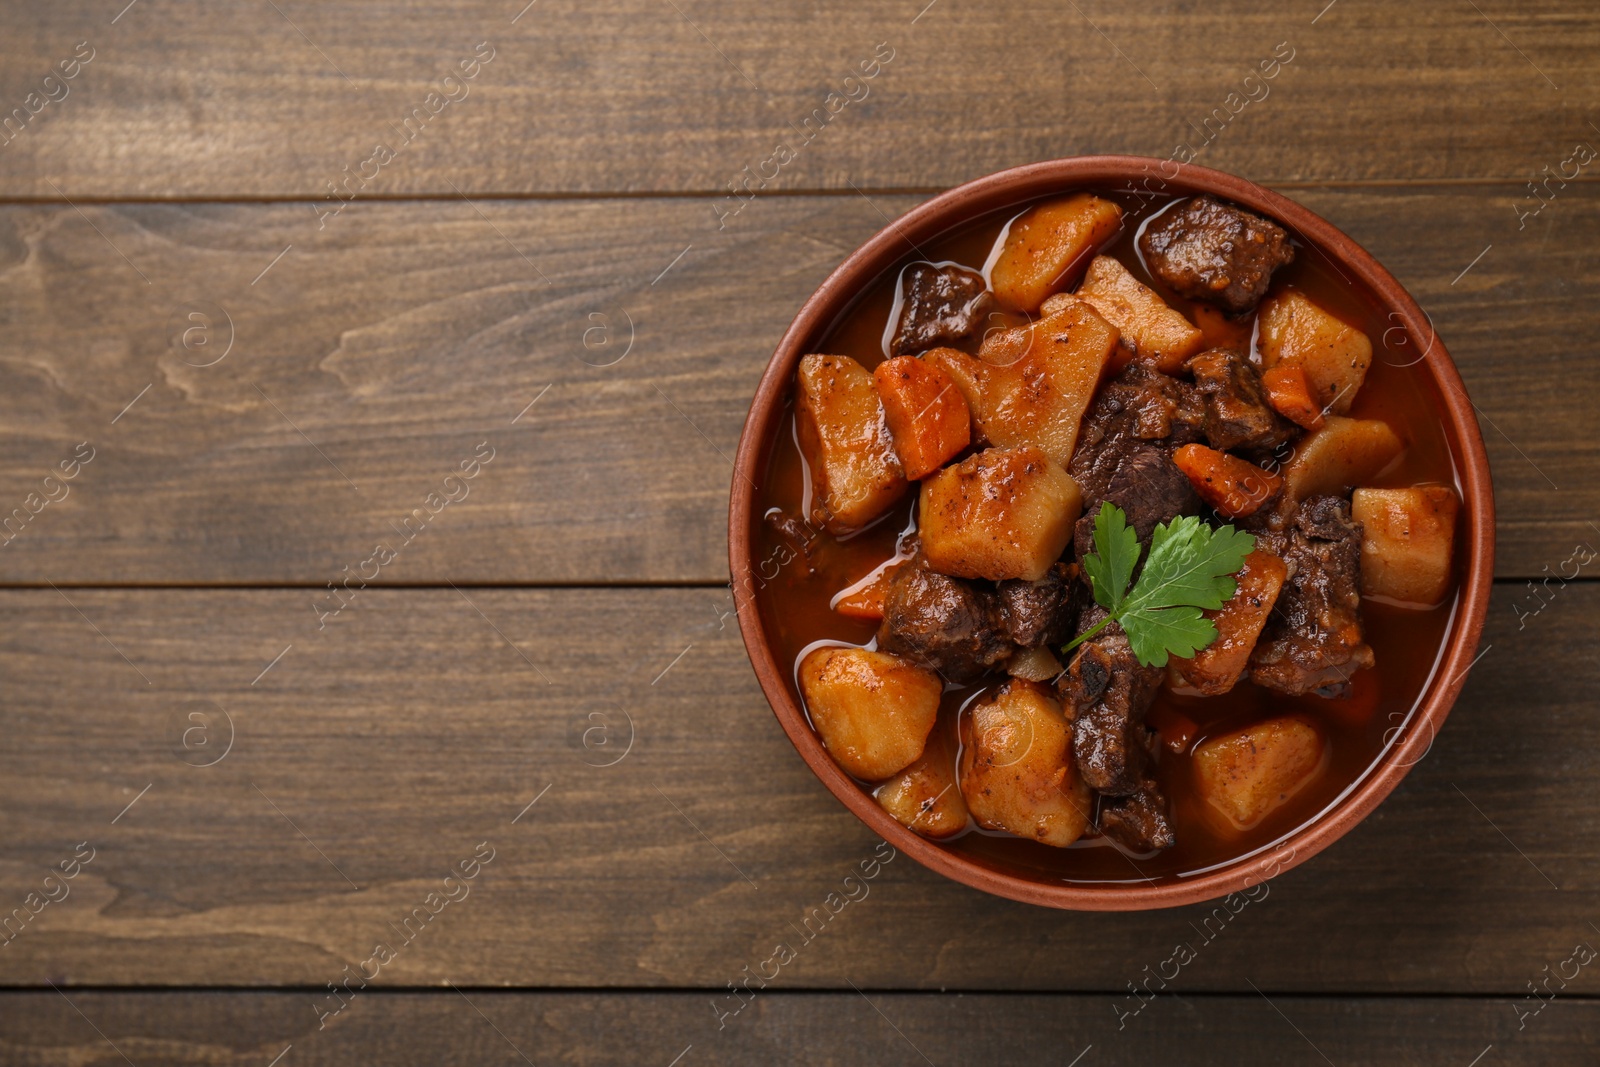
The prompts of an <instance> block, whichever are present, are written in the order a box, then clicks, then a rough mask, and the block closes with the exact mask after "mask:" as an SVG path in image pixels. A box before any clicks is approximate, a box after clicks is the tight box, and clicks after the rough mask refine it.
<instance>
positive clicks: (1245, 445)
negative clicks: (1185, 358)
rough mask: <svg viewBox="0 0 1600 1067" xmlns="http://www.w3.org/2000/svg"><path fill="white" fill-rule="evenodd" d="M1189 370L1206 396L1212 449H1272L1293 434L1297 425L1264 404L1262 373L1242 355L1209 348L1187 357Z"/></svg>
mask: <svg viewBox="0 0 1600 1067" xmlns="http://www.w3.org/2000/svg"><path fill="white" fill-rule="evenodd" d="M1188 368H1189V373H1191V374H1192V375H1194V387H1195V390H1196V391H1197V392H1198V393H1199V394H1200V395H1201V396H1202V397H1204V398H1205V406H1206V417H1205V435H1206V441H1207V442H1208V443H1209V444H1210V445H1211V447H1212V448H1215V449H1217V450H1218V451H1221V452H1232V451H1234V450H1236V449H1242V450H1245V451H1249V452H1257V453H1261V452H1270V451H1271V450H1273V449H1275V448H1277V447H1278V446H1279V445H1281V444H1284V443H1285V442H1287V441H1289V440H1290V439H1291V438H1293V437H1294V436H1295V434H1296V427H1295V425H1294V424H1293V423H1292V422H1290V421H1289V420H1288V419H1285V418H1284V417H1283V416H1281V415H1279V414H1278V413H1277V412H1276V411H1274V410H1272V408H1271V406H1270V405H1268V403H1267V397H1266V393H1265V392H1264V391H1263V390H1262V387H1261V374H1260V372H1258V371H1257V370H1256V368H1255V367H1254V366H1253V365H1252V364H1251V363H1250V361H1249V360H1248V359H1246V358H1245V357H1244V356H1242V355H1240V354H1239V353H1237V352H1230V351H1228V350H1227V349H1222V348H1213V349H1211V350H1210V351H1208V352H1201V353H1200V354H1199V355H1197V356H1195V357H1194V358H1193V359H1191V360H1189V363H1188Z"/></svg>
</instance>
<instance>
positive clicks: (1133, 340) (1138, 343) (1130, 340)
mask: <svg viewBox="0 0 1600 1067" xmlns="http://www.w3.org/2000/svg"><path fill="white" fill-rule="evenodd" d="M1077 296H1078V297H1079V298H1080V299H1082V300H1084V301H1087V302H1088V304H1089V306H1090V307H1092V308H1094V309H1095V310H1096V311H1098V312H1099V313H1100V315H1101V317H1102V318H1104V319H1105V320H1106V321H1107V322H1109V323H1111V325H1113V326H1115V327H1116V328H1117V332H1119V333H1120V334H1121V335H1122V340H1123V341H1124V343H1126V344H1127V345H1128V346H1129V347H1131V348H1132V349H1133V353H1134V356H1135V358H1138V359H1142V360H1144V361H1145V362H1147V363H1150V364H1152V365H1153V366H1154V367H1155V368H1156V369H1157V370H1159V371H1162V372H1164V373H1166V374H1172V373H1174V372H1175V371H1177V369H1178V368H1179V367H1181V366H1183V361H1184V360H1186V359H1188V358H1189V357H1190V356H1192V355H1194V354H1195V353H1196V352H1198V351H1200V348H1201V346H1202V345H1203V344H1205V335H1204V334H1203V333H1201V332H1200V331H1199V330H1198V329H1196V328H1195V327H1194V326H1193V325H1192V324H1191V323H1190V322H1189V320H1188V319H1186V318H1184V317H1183V315H1182V314H1180V313H1179V312H1178V311H1175V310H1174V309H1172V308H1170V307H1168V306H1167V305H1166V303H1165V302H1164V301H1163V300H1162V299H1161V298H1160V297H1159V296H1157V295H1156V293H1155V290H1153V289H1151V288H1149V287H1148V286H1146V285H1144V284H1143V283H1142V282H1140V281H1139V279H1137V278H1135V277H1134V276H1133V275H1132V274H1130V273H1128V268H1127V267H1124V266H1123V265H1122V264H1121V263H1119V262H1117V261H1116V260H1115V259H1112V258H1111V257H1110V256H1095V257H1094V259H1093V261H1091V262H1090V264H1089V270H1088V272H1087V273H1086V274H1084V276H1083V284H1082V285H1080V286H1078V292H1077ZM1052 299H1054V298H1052ZM1047 303H1048V301H1047Z"/></svg>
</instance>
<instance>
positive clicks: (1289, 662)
mask: <svg viewBox="0 0 1600 1067" xmlns="http://www.w3.org/2000/svg"><path fill="white" fill-rule="evenodd" d="M1257 547H1258V548H1263V549H1265V550H1266V551H1268V552H1272V553H1274V554H1276V555H1278V556H1279V557H1281V558H1282V559H1283V562H1284V563H1285V564H1286V565H1287V567H1288V572H1289V575H1288V578H1287V579H1286V580H1285V582H1284V585H1283V590H1282V591H1281V592H1280V593H1279V594H1278V603H1277V606H1276V607H1275V608H1274V609H1273V612H1272V615H1271V616H1269V617H1268V619H1267V624H1266V626H1265V627H1264V628H1263V629H1262V632H1261V637H1260V639H1259V640H1258V641H1257V642H1256V647H1255V651H1254V652H1252V653H1251V654H1250V680H1251V681H1253V682H1255V683H1256V684H1257V685H1260V686H1265V687H1266V688H1268V689H1274V690H1277V691H1278V692H1280V693H1292V694H1296V695H1298V694H1302V693H1316V694H1317V695H1319V696H1329V697H1332V696H1342V695H1344V694H1345V693H1346V692H1348V691H1349V688H1350V678H1351V676H1352V675H1354V674H1355V672H1356V671H1359V670H1361V669H1363V668H1365V667H1370V666H1372V663H1373V654H1372V649H1371V648H1370V647H1369V646H1368V645H1367V644H1366V643H1365V641H1364V640H1363V637H1362V630H1361V524H1360V523H1359V522H1356V521H1355V520H1353V519H1352V518H1351V517H1350V505H1349V503H1348V502H1347V501H1346V500H1344V499H1343V498H1341V497H1337V496H1319V497H1312V498H1310V499H1308V500H1306V501H1304V502H1302V503H1301V505H1300V507H1299V509H1298V510H1297V511H1296V512H1295V513H1294V517H1293V523H1292V525H1290V526H1288V527H1287V528H1286V529H1283V530H1271V529H1268V530H1266V531H1264V532H1263V533H1261V534H1258V535H1257Z"/></svg>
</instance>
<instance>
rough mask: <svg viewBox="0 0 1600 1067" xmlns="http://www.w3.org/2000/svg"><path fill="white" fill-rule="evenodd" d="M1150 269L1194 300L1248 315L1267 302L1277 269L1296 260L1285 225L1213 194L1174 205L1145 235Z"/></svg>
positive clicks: (1142, 244) (1144, 249)
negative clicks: (1268, 291)
mask: <svg viewBox="0 0 1600 1067" xmlns="http://www.w3.org/2000/svg"><path fill="white" fill-rule="evenodd" d="M1139 250H1140V251H1141V252H1143V253H1144V260H1145V263H1146V265H1147V266H1149V268H1150V272H1151V273H1152V274H1154V275H1155V276H1156V277H1157V278H1159V279H1160V280H1161V281H1163V282H1165V283H1166V284H1167V285H1169V286H1171V287H1172V288H1173V289H1174V290H1176V291H1177V292H1179V293H1181V294H1182V295H1184V296H1186V297H1189V298H1190V299H1191V300H1206V301H1210V302H1211V303H1214V304H1218V305H1220V306H1221V307H1223V308H1225V309H1226V310H1227V311H1229V312H1230V313H1232V314H1234V315H1242V314H1244V313H1245V312H1247V311H1249V310H1250V309H1251V308H1254V307H1255V306H1256V305H1257V304H1258V303H1260V302H1261V298H1262V297H1263V296H1265V295H1266V294H1267V286H1268V285H1269V284H1271V282H1272V272H1273V271H1275V270H1277V269H1278V268H1279V267H1283V266H1287V265H1288V264H1290V263H1293V262H1294V245H1293V244H1292V243H1291V242H1290V240H1289V234H1288V233H1287V231H1285V230H1284V228H1283V227H1282V226H1280V225H1278V224H1277V223H1276V222H1273V221H1272V220H1271V219H1264V218H1262V217H1261V216H1260V215H1254V214H1251V213H1250V212H1248V211H1244V210H1242V209H1240V208H1236V207H1234V206H1233V205H1232V204H1224V203H1223V202H1221V201H1220V200H1215V199H1213V198H1212V197H1209V196H1197V197H1195V198H1194V199H1192V200H1190V201H1188V202H1187V203H1182V204H1179V205H1177V206H1175V207H1172V208H1170V209H1168V210H1167V211H1166V212H1165V213H1164V214H1162V215H1160V216H1159V217H1158V218H1156V219H1155V220H1153V221H1152V222H1151V223H1150V224H1149V226H1147V227H1146V228H1145V231H1144V233H1143V234H1142V235H1140V237H1139Z"/></svg>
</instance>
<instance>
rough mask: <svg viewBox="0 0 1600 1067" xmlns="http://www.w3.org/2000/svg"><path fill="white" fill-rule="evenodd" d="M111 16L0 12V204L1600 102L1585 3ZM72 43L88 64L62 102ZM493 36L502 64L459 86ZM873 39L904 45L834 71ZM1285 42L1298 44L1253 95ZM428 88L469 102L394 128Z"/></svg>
mask: <svg viewBox="0 0 1600 1067" xmlns="http://www.w3.org/2000/svg"><path fill="white" fill-rule="evenodd" d="M121 6H122V5H121V4H118V3H115V2H111V3H106V2H102V0H92V2H91V0H68V2H63V3H57V4H49V5H29V6H27V7H25V8H23V9H21V10H18V11H16V12H13V13H11V15H10V17H9V20H8V31H9V32H8V34H7V41H6V43H5V45H4V52H3V53H0V55H3V57H4V62H3V63H0V70H3V71H4V73H3V75H0V107H3V108H4V113H7V114H10V113H12V109H13V108H25V111H24V116H23V117H24V118H26V119H27V121H26V124H21V123H20V120H16V119H14V120H13V122H14V128H13V130H12V131H11V132H12V134H13V135H14V136H13V137H12V139H11V141H10V143H8V144H4V145H0V192H3V193H4V195H6V196H12V197H42V198H49V199H54V198H58V197H59V196H61V195H65V196H69V197H73V198H95V197H156V198H168V197H186V198H219V197H220V198H232V197H263V196H268V197H280V196H296V197H311V198H319V197H322V196H324V195H326V194H327V191H328V189H327V184H326V183H328V182H335V183H337V182H341V181H342V180H343V179H344V177H345V175H346V173H347V172H346V170H345V168H347V167H348V168H349V172H356V171H358V170H360V169H361V164H362V163H363V161H365V160H368V159H372V158H374V157H373V155H372V150H373V147H374V145H376V144H384V145H386V146H388V147H389V148H391V150H392V151H393V152H394V153H395V158H394V159H393V160H392V161H391V162H388V163H387V164H386V165H382V166H380V165H378V164H376V163H374V164H368V166H367V173H368V176H369V177H372V180H371V181H370V183H367V184H366V185H365V186H364V188H363V193H364V195H397V194H440V195H446V196H448V195H453V193H454V191H455V188H456V187H460V188H462V189H465V190H467V191H468V192H472V193H477V194H490V193H494V194H513V193H548V192H618V191H641V190H642V191H668V190H672V191H683V190H689V191H701V192H707V191H712V190H718V191H723V190H725V188H726V186H727V184H728V183H729V182H730V181H732V180H734V179H736V178H737V177H738V176H739V175H740V174H741V173H742V172H743V169H744V168H745V167H747V166H748V167H750V168H751V170H752V171H755V170H757V168H758V166H759V165H760V164H761V163H762V162H763V161H764V160H768V159H769V158H771V157H772V155H773V153H774V150H775V146H776V145H778V144H780V143H786V144H789V145H790V146H791V147H792V148H793V149H794V150H795V153H796V156H797V158H795V159H794V160H793V161H792V162H790V163H788V164H787V165H786V166H785V167H783V168H782V170H781V173H779V174H778V175H777V176H776V178H775V182H774V184H775V186H776V187H778V188H783V189H818V188H828V189H842V190H848V189H849V188H850V185H851V183H854V184H855V185H858V186H860V187H862V188H874V187H877V188H919V189H927V188H939V187H943V186H948V185H952V184H955V183H957V182H960V181H964V180H966V179H969V178H973V177H976V176H978V175H980V174H985V173H988V172H990V171H994V170H998V169H1000V168H1002V167H1006V166H1011V165H1014V164H1018V163H1023V162H1032V161H1034V160H1038V159H1048V158H1053V157H1056V156H1063V155H1075V154H1084V153H1094V152H1131V153H1135V154H1141V155H1153V156H1158V157H1162V158H1165V157H1167V156H1169V155H1171V154H1172V153H1173V152H1174V151H1176V150H1177V146H1178V145H1179V144H1188V145H1189V146H1190V147H1191V148H1192V149H1194V150H1196V151H1198V152H1199V158H1200V160H1201V161H1202V162H1205V163H1206V164H1208V165H1214V166H1219V167H1222V168H1223V169H1229V170H1234V171H1237V172H1240V173H1243V174H1246V175H1249V176H1251V177H1254V178H1257V179H1261V180H1268V181H1287V180H1307V179H1341V180H1352V179H1373V178H1377V179H1397V178H1450V179H1457V178H1464V177H1477V178H1500V179H1514V180H1517V181H1519V182H1520V181H1525V180H1528V179H1530V178H1533V177H1534V176H1535V175H1536V174H1537V173H1538V172H1539V171H1540V168H1541V167H1542V166H1544V165H1546V164H1548V165H1550V166H1551V167H1552V168H1554V167H1555V166H1556V165H1557V164H1558V163H1560V162H1561V161H1562V160H1563V159H1565V158H1567V156H1568V154H1569V153H1570V149H1571V148H1572V146H1573V144H1574V143H1575V142H1576V141H1579V140H1591V141H1592V139H1593V138H1594V137H1595V136H1596V135H1595V134H1594V132H1593V130H1591V129H1590V127H1589V126H1588V124H1587V122H1586V112H1585V110H1584V108H1585V107H1586V103H1587V101H1590V100H1592V99H1593V98H1594V96H1595V91H1596V89H1597V88H1600V80H1597V79H1600V73H1597V72H1596V70H1595V68H1594V65H1593V63H1592V62H1590V60H1591V58H1592V51H1593V41H1594V39H1595V14H1594V12H1593V11H1592V10H1590V9H1588V8H1587V7H1585V6H1583V5H1581V4H1579V3H1575V2H1571V0H1540V2H1538V3H1532V4H1524V5H1519V6H1518V7H1517V8H1516V9H1515V10H1513V9H1512V8H1510V7H1509V6H1507V5H1501V6H1500V7H1499V8H1493V7H1484V8H1483V9H1482V10H1481V11H1477V10H1474V9H1472V8H1470V7H1462V6H1461V5H1458V4H1454V3H1449V2H1446V0H1434V2H1430V3H1422V4H1408V5H1404V6H1403V7H1402V8H1391V7H1381V8H1380V7H1371V6H1364V5H1360V4H1342V5H1338V6H1337V7H1332V8H1331V9H1330V10H1324V8H1325V7H1328V6H1329V5H1326V4H1325V0H1324V2H1317V0H1309V2H1305V3H1300V4H1296V5H1293V6H1292V7H1290V8H1285V7H1284V6H1283V5H1281V4H1275V3H1271V2H1270V0H1250V2H1243V3H1234V4H1229V5H1226V6H1213V5H1199V6H1196V5H1191V4H1182V3H1177V2H1166V3H1155V4H1143V5H1116V4H1111V3H1108V2H1107V0H1094V2H1087V3H1084V4H1077V5H1073V4H1067V5H1061V4H1055V3H1049V2H1045V0H1031V2H1029V3H1026V4H1020V5H1013V6H1010V7H1008V8H1007V11H1006V14H1005V17H1001V18H997V17H996V16H995V13H994V12H993V11H991V10H990V9H988V8H987V7H984V6H982V5H973V4H959V3H948V2H947V3H941V4H938V5H937V6H932V5H927V4H926V3H923V2H915V0H873V2H869V3H859V2H856V3H844V2H842V0H830V2H827V3H821V4H808V5H799V6H794V7H790V8H771V7H750V6H748V5H742V4H738V3H736V2H734V0H696V2H693V3H687V4H677V5H671V4H658V3H655V2H653V0H627V2H624V3H618V4H613V5H608V6H607V8H606V9H605V10H603V11H601V10H596V9H595V8H594V7H593V6H592V5H587V4H580V3H578V2H577V0H543V2H541V3H539V4H537V6H535V7H532V8H530V9H527V10H525V11H523V12H522V16H521V17H520V18H514V16H516V15H517V14H518V11H519V9H521V8H523V0H471V2H467V3H461V4H453V5H450V6H449V7H448V8H445V7H439V6H437V5H432V4H428V3H424V2H422V0H404V2H393V3H384V4H366V3H359V2H354V0H345V2H340V3H326V4H310V3H306V2H305V0H296V2H291V3H280V4H278V5H277V9H276V10H275V9H274V7H273V6H272V5H260V4H253V3H248V4H247V3H230V4H207V5H205V6H204V7H195V6H192V5H186V4H176V3H171V2H166V0H144V2H143V3H139V4H137V5H136V6H132V7H131V9H129V10H127V11H125V12H124V13H123V14H121V15H120V17H115V18H114V17H113V16H115V15H116V10H115V9H117V8H120V7H121ZM108 9H110V10H108ZM79 42H87V47H88V49H92V50H93V56H94V58H93V59H92V61H91V62H90V63H89V64H88V65H87V66H83V67H82V68H81V70H80V71H79V72H78V75H77V77H76V78H74V79H73V80H71V81H69V82H66V83H64V85H62V84H58V83H54V82H53V83H50V84H49V85H46V84H45V83H44V81H43V79H44V78H45V77H46V76H47V75H49V74H50V73H51V72H52V70H54V69H55V68H56V66H57V64H58V63H60V62H62V61H64V60H70V59H71V58H72V55H73V52H74V49H75V47H76V46H77V45H78V43H79ZM480 42H488V43H489V46H490V47H491V48H492V49H493V55H494V58H493V59H492V61H491V62H490V63H489V64H488V65H487V66H482V67H481V69H479V71H478V73H477V75H476V77H475V78H473V79H472V80H471V81H469V82H465V83H463V84H452V85H451V86H449V87H448V88H446V87H444V86H442V84H441V79H442V78H443V77H445V76H446V75H448V74H451V73H452V72H454V71H456V70H457V68H458V65H459V64H460V63H461V62H462V61H464V60H467V61H470V60H471V59H472V57H473V55H474V48H475V46H476V45H478V44H479V43H480ZM875 53H876V54H878V55H883V56H892V58H891V59H889V61H888V63H887V65H883V66H881V67H879V68H876V77H875V78H873V79H870V80H868V81H865V82H854V83H847V82H846V81H845V79H846V78H847V77H850V76H852V75H855V74H858V73H859V72H860V70H861V67H860V65H861V64H862V63H863V62H866V61H870V60H872V59H873V57H874V55H875ZM1275 53H1276V54H1277V55H1278V56H1280V57H1292V58H1291V60H1290V62H1289V63H1288V64H1287V65H1286V66H1280V67H1277V68H1274V67H1271V66H1269V67H1268V68H1267V69H1269V70H1272V71H1273V72H1274V73H1275V77H1274V78H1272V79H1271V80H1267V81H1262V80H1260V79H1259V78H1258V79H1257V80H1253V81H1247V80H1246V79H1247V78H1248V77H1250V76H1251V75H1256V74H1259V68H1260V66H1261V64H1262V63H1272V62H1274V54H1275ZM84 54H85V55H87V54H90V53H89V51H87V50H85V52H84ZM485 54H487V53H485ZM63 89H64V90H65V92H66V94H67V95H66V96H65V97H64V98H62V99H60V101H59V102H52V103H45V102H43V101H44V100H45V99H46V98H45V96H44V95H43V94H44V93H46V92H49V93H53V94H55V95H57V96H60V95H61V93H62V92H63ZM443 92H449V93H451V94H453V95H454V96H455V97H457V98H458V99H457V101H456V102H454V103H448V104H446V103H443V100H444V97H443V96H442V95H440V96H436V97H435V102H434V104H433V105H432V107H435V108H437V109H438V113H437V114H429V113H427V112H425V115H424V118H425V119H426V121H425V122H416V120H414V123H415V126H414V128H413V131H412V132H411V133H407V132H406V131H405V130H404V128H403V127H402V124H403V122H404V121H405V119H406V118H407V117H408V116H410V115H412V114H413V109H415V108H418V107H425V108H426V107H428V104H427V100H428V96H429V94H430V93H443ZM30 93H32V94H39V95H35V96H33V97H32V99H31V100H30V97H29V94H30ZM463 93H465V95H462V94H463ZM830 93H835V94H840V95H836V96H835V98H834V99H835V101H836V103H834V104H833V105H832V106H833V107H834V108H835V111H834V113H833V114H832V116H831V119H829V121H826V122H825V123H817V122H815V121H814V125H813V127H812V128H811V129H812V130H816V131H818V132H815V133H811V134H810V136H809V138H808V130H807V128H805V127H804V120H805V119H806V118H807V117H809V116H811V115H812V114H813V113H814V111H815V110H816V109H818V108H822V109H824V110H823V115H824V118H829V112H828V110H827V108H828V106H829V103H828V100H829V94H830ZM845 93H853V94H855V96H856V97H857V98H858V99H857V100H856V101H855V102H846V103H842V104H840V103H837V101H848V100H849V98H848V97H847V96H845V95H842V94H845ZM863 93H864V94H865V95H864V96H863ZM1252 96H1253V97H1254V98H1255V99H1254V101H1253V102H1252V101H1251V99H1250V98H1251V97H1252ZM1230 97H1231V98H1230ZM26 109H37V111H38V114H36V115H32V116H29V115H28V114H27V111H26ZM430 110H431V109H430ZM1208 120H1209V125H1208ZM767 169H768V173H769V174H770V173H771V170H772V167H771V165H769V166H768V168H767ZM57 190H59V192H58V191H57Z"/></svg>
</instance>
